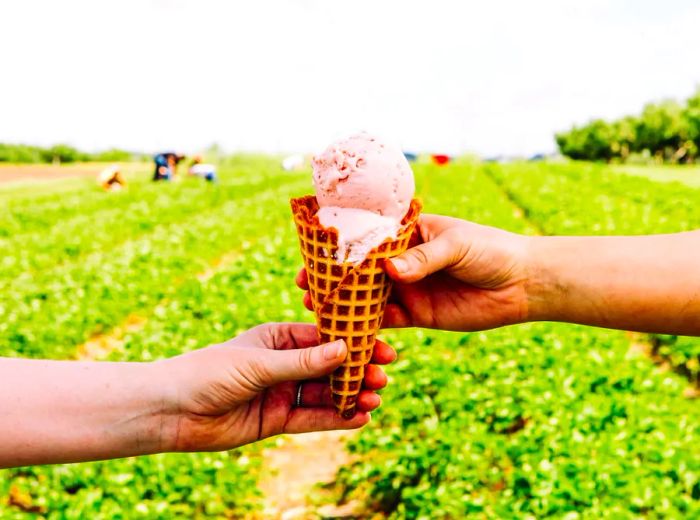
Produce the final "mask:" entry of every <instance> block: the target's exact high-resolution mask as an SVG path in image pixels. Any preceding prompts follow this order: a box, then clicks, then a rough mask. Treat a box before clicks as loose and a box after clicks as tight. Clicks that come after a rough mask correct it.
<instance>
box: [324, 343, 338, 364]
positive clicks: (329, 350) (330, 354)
mask: <svg viewBox="0 0 700 520" xmlns="http://www.w3.org/2000/svg"><path fill="white" fill-rule="evenodd" d="M342 351H343V341H342V340H338V341H334V342H333V343H329V344H328V345H326V346H325V347H324V348H323V357H324V358H325V359H326V360H328V361H330V360H331V359H338V357H339V356H340V353H341V352H342Z"/></svg>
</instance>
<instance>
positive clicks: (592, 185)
mask: <svg viewBox="0 0 700 520" xmlns="http://www.w3.org/2000/svg"><path fill="white" fill-rule="evenodd" d="M415 169H416V175H417V179H418V188H419V189H418V191H419V196H421V198H422V199H423V201H424V202H425V205H426V211H429V212H441V213H448V214H452V215H455V216H459V217H463V218H469V219H472V220H475V221H477V222H480V223H483V224H489V225H496V226H500V227H504V228H506V229H510V230H512V231H516V232H521V233H536V232H545V233H576V234H584V233H585V234H591V233H600V234H602V233H620V234H622V233H625V234H627V233H646V232H657V231H661V232H671V231H680V230H684V229H691V228H695V227H699V226H700V213H699V212H698V210H697V209H696V206H697V205H696V204H694V202H695V201H696V200H697V193H698V192H697V190H692V189H690V188H687V187H684V186H681V185H678V184H658V183H652V182H649V181H646V180H644V179H639V178H632V177H627V176H622V175H617V174H615V173H613V172H612V171H611V170H610V169H609V168H608V167H604V166H600V165H597V166H595V165H594V166H591V165H586V164H569V165H557V166H553V165H548V164H526V165H512V166H499V165H487V166H480V165H476V164H470V163H458V164H451V165H449V166H447V167H437V166H434V165H431V164H418V165H416V166H415ZM147 174H148V172H144V177H143V179H137V180H135V181H133V182H130V186H129V190H127V191H124V192H120V193H103V192H101V191H99V190H98V189H97V188H96V187H95V186H94V182H93V181H92V180H90V181H87V180H82V179H81V180H70V181H61V182H60V183H56V184H54V185H52V186H51V188H50V189H48V188H42V187H37V188H34V189H32V190H27V189H26V188H11V189H4V190H0V205H2V207H3V208H7V211H5V212H0V249H2V250H3V251H9V252H10V253H9V254H6V255H5V256H4V257H3V258H2V259H0V355H6V356H15V355H22V356H32V357H49V358H71V357H74V356H75V354H76V351H77V346H78V344H80V343H81V342H83V341H84V340H85V339H87V338H89V337H90V336H91V335H93V334H95V333H99V332H107V331H110V330H111V329H112V327H115V326H120V325H121V324H123V323H124V322H125V321H127V317H128V316H129V315H132V314H136V315H137V316H139V317H141V318H142V319H143V320H145V321H144V323H143V324H142V325H141V326H140V327H138V328H134V329H128V330H126V331H124V334H123V337H122V338H121V339H120V340H119V341H118V342H117V344H116V345H115V349H114V350H113V351H112V352H111V353H110V354H109V359H111V360H115V361H127V360H132V361H148V360H153V359H159V358H163V357H167V356H173V355H177V354H179V353H182V352H184V351H187V350H191V349H195V348H199V347H202V346H205V345H207V344H211V343H216V342H220V341H223V340H225V339H227V338H229V337H232V336H234V335H236V334H238V333H240V332H241V331H243V330H246V329H248V328H250V327H252V326H254V325H256V324H258V323H261V322H266V321H289V320H293V321H300V320H306V321H310V320H311V319H312V317H311V316H310V314H309V313H307V312H305V311H304V310H303V308H302V306H301V304H300V294H299V291H298V290H297V289H296V288H295V287H294V284H293V277H294V275H295V273H296V271H297V269H298V266H299V264H300V257H299V252H298V243H297V238H296V236H295V233H294V229H293V226H292V222H291V217H290V214H289V207H288V200H289V197H291V196H294V195H299V194H301V193H305V192H308V191H309V190H310V184H309V180H308V179H309V178H308V176H309V172H302V173H300V174H297V173H294V174H291V173H288V172H282V171H281V169H280V167H279V165H278V162H277V161H274V160H271V159H266V158H263V157H255V156H236V157H233V158H231V159H229V160H228V161H227V164H225V165H224V166H222V167H221V168H220V174H221V181H220V183H219V184H218V185H216V186H213V185H210V184H205V183H202V182H198V179H188V180H185V181H183V182H180V183H172V184H153V183H150V182H148V181H147V180H146V178H147ZM221 259H225V261H220V260H221ZM385 339H387V340H388V341H389V342H390V343H393V344H394V345H396V346H397V347H398V349H399V351H400V358H399V361H398V362H397V363H395V364H394V365H393V366H390V367H388V368H387V371H388V373H389V375H390V379H391V381H390V385H389V386H388V388H387V389H386V390H385V391H384V394H383V400H384V405H383V407H382V408H381V409H380V410H379V411H378V412H376V413H374V414H373V421H372V424H371V425H370V427H369V428H366V429H365V430H364V431H363V432H362V434H361V435H360V436H359V437H358V438H357V439H356V441H354V442H353V444H352V450H353V451H354V452H355V453H356V454H357V456H358V458H357V459H356V461H355V462H354V463H353V464H351V465H349V466H348V467H346V468H344V469H343V470H342V471H341V473H340V475H339V479H338V485H339V487H340V488H341V490H342V492H343V493H344V494H345V495H346V496H351V495H354V496H357V497H358V498H360V499H361V500H363V501H365V502H367V504H368V507H369V508H370V509H376V510H382V511H384V512H387V513H388V514H389V515H390V516H393V517H395V518H461V517H464V516H466V515H468V514H471V515H473V516H474V517H477V518H481V517H485V518H528V517H529V518H542V517H547V516H551V517H564V518H606V517H607V518H638V517H649V518H659V517H668V518H693V517H698V516H699V515H700V462H699V461H698V458H697V457H696V451H697V449H696V447H697V439H698V435H699V434H700V420H699V419H697V404H695V403H693V402H689V401H687V400H684V399H683V398H682V397H681V393H682V390H683V388H684V387H685V385H686V381H685V380H684V379H682V378H681V377H679V376H678V375H676V374H673V373H671V372H666V373H662V372H659V371H657V370H656V369H655V367H654V366H653V364H651V363H649V362H648V360H646V359H644V358H636V359H628V356H627V349H628V346H629V342H628V340H627V338H626V337H625V336H624V334H622V333H618V332H613V331H603V330H593V329H589V328H583V327H572V326H567V325H552V324H535V325H528V326H521V327H510V328H507V329H502V330H498V331H492V332H486V333H474V334H456V333H443V332H435V331H420V330H405V331H401V332H392V333H390V334H387V335H386V337H385ZM659 351H664V352H666V351H668V353H670V355H676V356H679V359H680V357H684V359H685V361H686V363H687V362H688V361H692V359H696V358H697V355H698V353H699V352H700V350H698V342H697V340H694V339H692V338H675V337H674V338H665V339H664V342H663V344H661V343H660V347H659ZM693 356H695V358H693ZM691 364H692V363H691ZM259 450H260V448H259V447H257V446H252V447H246V448H243V449H239V450H235V451H233V452H229V453H218V454H165V455H157V456H150V457H141V458H132V459H123V460H117V461H106V462H97V463H89V464H74V465H57V466H47V467H38V468H19V469H15V470H7V471H3V472H0V517H2V518H22V519H24V518H35V517H36V514H34V513H29V512H26V511H23V510H21V508H19V507H17V506H13V505H10V504H9V503H8V500H7V497H8V495H9V494H10V493H11V491H10V490H11V489H12V488H13V487H14V488H15V489H19V490H20V491H22V492H24V493H28V494H29V496H30V497H31V503H32V506H34V507H35V508H37V510H38V511H40V514H41V516H43V517H46V518H52V519H53V518H55V519H59V518H141V517H142V518H173V517H184V518H192V517H195V518H197V517H200V518H201V517H214V518H241V517H244V516H245V515H247V514H251V512H252V511H253V512H254V511H256V509H257V508H259V507H260V497H259V492H258V491H257V489H256V482H257V480H258V478H259V476H260V474H261V472H262V471H265V468H261V467H260V464H261V459H260V451H259Z"/></svg>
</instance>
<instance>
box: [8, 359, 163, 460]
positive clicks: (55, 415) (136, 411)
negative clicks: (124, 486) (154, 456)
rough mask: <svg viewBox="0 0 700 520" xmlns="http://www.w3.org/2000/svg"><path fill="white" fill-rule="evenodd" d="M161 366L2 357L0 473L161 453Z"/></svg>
mask: <svg viewBox="0 0 700 520" xmlns="http://www.w3.org/2000/svg"><path fill="white" fill-rule="evenodd" d="M159 374H160V369H159V367H158V365H156V364H152V363H106V362H78V361H45V360H25V359H8V358H0V399H2V406H0V410H1V411H2V413H0V467H12V466H23V465H32V464H50V463H59V462H79V461H87V460H98V459H107V458H115V457H126V456H132V455H141V454H148V453H156V452H159V451H162V450H163V449H164V448H165V447H164V446H163V439H165V438H166V437H167V433H168V432H166V431H165V430H167V428H169V427H170V425H169V424H168V422H167V419H166V417H167V416H166V414H164V413H163V412H164V411H165V408H166V407H167V403H166V401H167V397H166V396H167V392H166V391H165V388H164V384H163V383H164V380H163V377H162V376H160V375H159Z"/></svg>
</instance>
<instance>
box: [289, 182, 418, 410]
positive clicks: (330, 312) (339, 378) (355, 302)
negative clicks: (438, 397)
mask: <svg viewBox="0 0 700 520" xmlns="http://www.w3.org/2000/svg"><path fill="white" fill-rule="evenodd" d="M291 204H292V213H293V214H294V223H295V224H296V228H297V233H298V235H299V243H300V245H301V254H302V256H303V258H304V267H305V268H306V272H307V275H308V279H309V292H310V294H311V301H312V302H313V307H314V313H315V315H316V324H317V326H318V331H319V339H320V341H321V343H327V342H329V341H335V340H337V339H343V340H345V343H346V344H347V346H348V355H347V358H346V359H345V361H344V362H343V364H342V365H341V366H340V367H338V368H337V369H336V370H335V372H333V374H332V375H331V393H332V395H333V401H334V403H335V406H336V409H337V410H338V413H339V414H340V415H341V416H343V417H345V418H351V417H353V416H354V415H355V412H356V409H355V407H356V403H357V396H358V394H359V393H360V388H361V387H362V380H363V378H364V376H365V366H366V365H367V363H369V361H370V359H371V358H372V350H373V349H374V341H375V338H376V335H377V332H378V331H379V326H380V325H381V323H382V318H383V317H384V309H385V307H386V302H387V300H388V298H389V293H390V292H391V279H390V278H389V277H388V276H387V275H386V273H385V272H384V259H386V258H391V257H394V256H397V255H400V254H401V253H403V252H404V251H405V250H406V248H407V247H408V243H409V240H410V238H411V235H412V233H413V230H414V229H415V226H416V222H417V220H418V215H419V214H420V210H421V203H420V201H418V200H417V199H414V200H413V201H411V207H410V209H409V210H408V213H407V214H406V216H405V217H404V219H403V221H402V222H401V224H402V226H401V229H400V230H399V232H398V234H397V238H396V239H395V240H390V239H387V240H385V241H384V242H382V244H380V245H379V246H377V247H376V248H374V249H372V250H371V251H370V252H369V254H368V255H367V257H366V258H365V259H364V260H363V261H362V262H361V263H359V264H352V263H339V262H337V261H336V260H335V256H336V253H337V251H338V232H337V230H336V229H334V228H329V229H325V228H323V227H322V226H321V224H320V222H319V220H318V217H317V216H316V212H317V211H318V203H317V201H316V197H314V196H313V195H307V196H305V197H300V198H297V199H292V201H291Z"/></svg>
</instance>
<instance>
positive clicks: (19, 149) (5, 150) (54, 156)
mask: <svg viewBox="0 0 700 520" xmlns="http://www.w3.org/2000/svg"><path fill="white" fill-rule="evenodd" d="M140 157H141V154H134V153H132V152H128V151H126V150H120V149H117V148H112V149H110V150H104V151H102V152H96V153H88V152H82V151H80V150H78V149H76V148H73V147H72V146H69V145H67V144H56V145H54V146H50V147H48V148H42V147H40V146H31V145H26V144H7V143H0V162H10V163H71V162H78V161H97V162H118V161H131V160H134V159H138V158H140Z"/></svg>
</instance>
